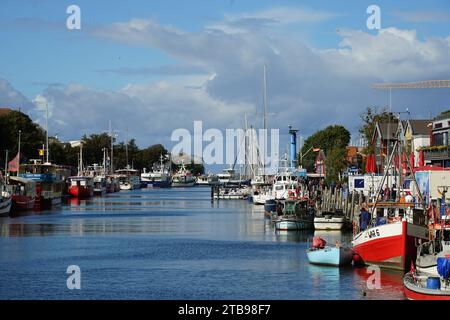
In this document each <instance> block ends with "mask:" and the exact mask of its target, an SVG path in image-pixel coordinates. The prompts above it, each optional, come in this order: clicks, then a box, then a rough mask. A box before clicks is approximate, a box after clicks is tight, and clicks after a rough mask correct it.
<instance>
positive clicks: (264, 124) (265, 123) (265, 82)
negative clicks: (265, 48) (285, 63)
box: [262, 65, 267, 182]
mask: <svg viewBox="0 0 450 320" xmlns="http://www.w3.org/2000/svg"><path fill="white" fill-rule="evenodd" d="M263 127H264V128H263V129H264V134H263V137H264V138H263V139H264V140H263V152H262V156H263V158H262V160H263V161H262V162H263V178H264V182H265V181H266V144H267V141H266V137H267V132H266V131H267V77H266V65H264V116H263Z"/></svg>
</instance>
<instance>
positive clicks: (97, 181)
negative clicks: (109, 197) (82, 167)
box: [93, 175, 106, 196]
mask: <svg viewBox="0 0 450 320" xmlns="http://www.w3.org/2000/svg"><path fill="white" fill-rule="evenodd" d="M93 180H94V195H97V196H101V195H103V194H105V193H106V176H104V175H98V176H95V177H94V179H93Z"/></svg>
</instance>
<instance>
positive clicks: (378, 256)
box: [353, 235, 405, 262]
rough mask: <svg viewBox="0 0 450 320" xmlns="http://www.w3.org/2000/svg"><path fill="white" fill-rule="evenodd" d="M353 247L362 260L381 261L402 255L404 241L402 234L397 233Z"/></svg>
mask: <svg viewBox="0 0 450 320" xmlns="http://www.w3.org/2000/svg"><path fill="white" fill-rule="evenodd" d="M353 249H354V250H355V251H356V252H357V253H358V254H359V256H360V257H361V258H362V259H363V260H364V261H371V262H376V261H379V262H383V261H385V260H388V259H392V258H396V257H403V256H404V254H405V252H404V249H405V242H404V238H403V236H401V235H399V236H392V237H385V238H382V239H374V240H370V241H367V242H364V243H362V244H359V245H357V246H355V247H353Z"/></svg>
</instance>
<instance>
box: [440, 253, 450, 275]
mask: <svg viewBox="0 0 450 320" xmlns="http://www.w3.org/2000/svg"><path fill="white" fill-rule="evenodd" d="M437 271H438V273H439V275H440V276H441V277H442V278H444V279H446V280H448V279H450V256H448V257H447V256H446V257H439V258H437Z"/></svg>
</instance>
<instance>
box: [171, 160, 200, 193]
mask: <svg viewBox="0 0 450 320" xmlns="http://www.w3.org/2000/svg"><path fill="white" fill-rule="evenodd" d="M194 185H195V177H194V176H193V175H192V173H191V172H190V171H189V170H187V169H186V167H185V166H184V161H181V167H180V169H179V170H178V172H177V173H176V174H174V176H173V179H172V186H173V187H193V186H194Z"/></svg>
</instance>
